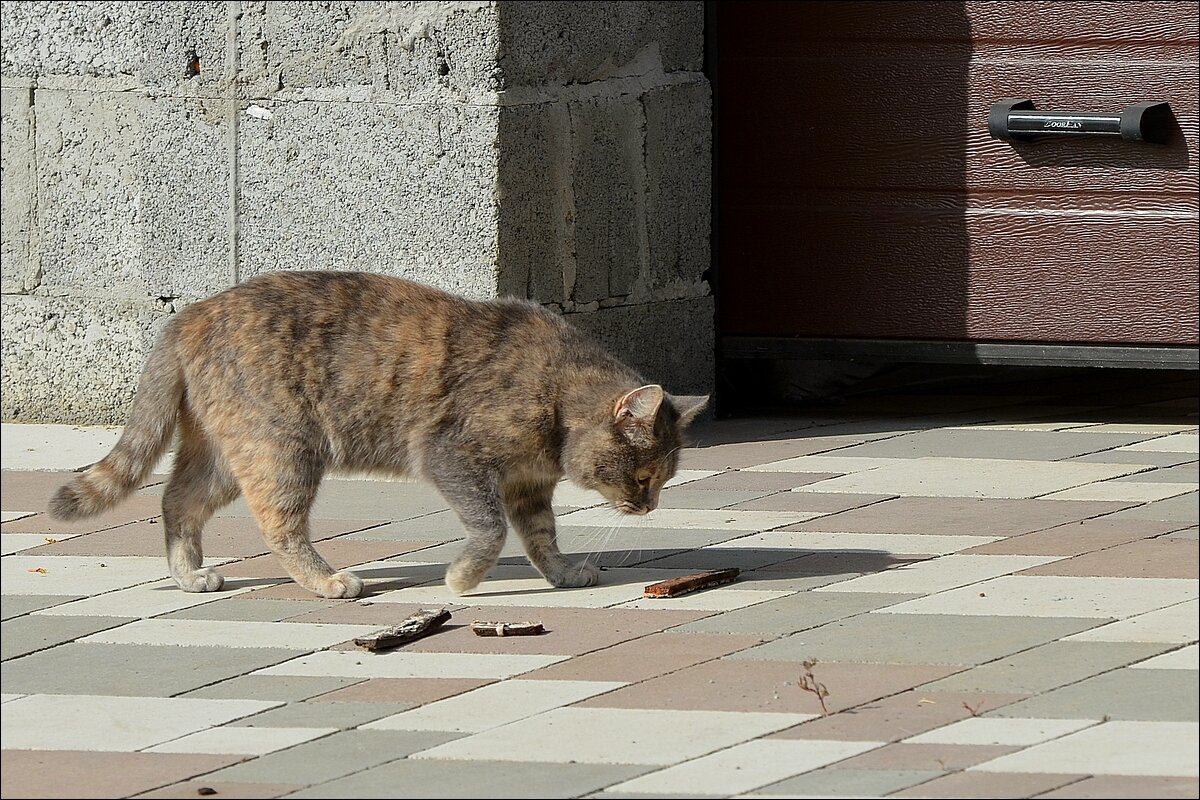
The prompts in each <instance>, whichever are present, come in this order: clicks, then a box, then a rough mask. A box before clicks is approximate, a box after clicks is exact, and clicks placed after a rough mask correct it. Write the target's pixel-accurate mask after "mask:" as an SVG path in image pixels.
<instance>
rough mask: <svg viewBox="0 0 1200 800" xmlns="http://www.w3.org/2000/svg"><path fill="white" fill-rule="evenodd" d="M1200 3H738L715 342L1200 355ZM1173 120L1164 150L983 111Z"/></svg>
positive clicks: (726, 37)
mask: <svg viewBox="0 0 1200 800" xmlns="http://www.w3.org/2000/svg"><path fill="white" fill-rule="evenodd" d="M1198 5H1200V4H1197V3H1194V2H1181V3H1162V2H1143V3H1132V2H1109V3H1105V2H1087V3H1082V2H967V3H961V2H934V3H907V2H881V3H868V2H724V3H715V4H713V6H710V11H711V13H712V15H714V16H715V25H716V28H715V30H716V40H717V49H716V64H717V71H716V86H717V123H716V124H717V129H716V130H717V142H718V144H717V179H718V183H717V187H718V195H717V197H718V204H719V205H718V212H717V252H718V255H719V261H718V264H719V273H718V277H719V283H718V300H719V330H720V332H721V334H722V336H723V337H845V338H850V339H853V338H874V339H881V338H882V339H908V340H970V341H976V342H981V341H990V342H1057V343H1080V344H1089V345H1095V344H1099V343H1120V344H1126V345H1130V344H1132V345H1195V344H1196V343H1197V272H1198V270H1197V261H1198V256H1197V239H1198V228H1197V188H1198V180H1197V175H1198V169H1197V166H1198V163H1197V157H1198V151H1197V133H1198V130H1197V128H1198V124H1197V39H1198V37H1197V12H1198ZM1007 97H1026V98H1030V99H1032V100H1034V102H1035V103H1036V104H1037V107H1038V108H1039V109H1056V110H1066V111H1100V112H1107V111H1120V110H1121V109H1123V108H1125V107H1126V106H1128V105H1131V104H1134V103H1139V102H1143V101H1151V100H1163V101H1168V102H1169V103H1170V104H1171V108H1172V109H1173V111H1174V114H1175V117H1176V119H1177V121H1178V122H1177V125H1176V126H1175V131H1174V135H1173V139H1172V140H1171V143H1170V144H1169V145H1167V146H1152V145H1147V144H1138V143H1131V142H1124V141H1120V140H1116V141H1113V140H1098V139H1095V138H1087V139H1082V138H1072V139H1069V140H1068V139H1066V138H1062V139H1056V140H1039V141H1036V142H1032V143H1022V144H1013V143H1010V142H1004V141H999V140H996V139H992V138H990V137H989V135H988V131H987V115H988V109H989V107H990V105H991V104H992V103H993V102H995V101H996V100H998V99H1001V98H1007Z"/></svg>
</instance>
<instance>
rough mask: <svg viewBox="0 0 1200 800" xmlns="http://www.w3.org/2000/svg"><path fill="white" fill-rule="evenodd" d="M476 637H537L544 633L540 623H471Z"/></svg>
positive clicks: (544, 630)
mask: <svg viewBox="0 0 1200 800" xmlns="http://www.w3.org/2000/svg"><path fill="white" fill-rule="evenodd" d="M471 630H473V631H474V632H475V635H476V636H537V635H539V634H543V633H545V632H546V629H545V628H544V627H542V623H540V622H479V621H478V620H477V621H475V622H472V623H471Z"/></svg>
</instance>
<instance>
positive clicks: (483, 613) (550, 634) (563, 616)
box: [289, 603, 752, 655]
mask: <svg viewBox="0 0 1200 800" xmlns="http://www.w3.org/2000/svg"><path fill="white" fill-rule="evenodd" d="M355 605H356V604H349V603H347V604H343V605H339V606H334V607H333V608H329V609H325V610H323V611H318V612H316V613H312V614H304V615H301V616H299V617H294V618H293V619H291V620H289V621H290V622H326V623H328V622H336V623H353V624H358V625H370V624H380V625H396V624H398V623H399V622H400V620H402V619H404V618H405V617H406V616H407V615H408V614H411V613H412V612H413V611H415V610H416V609H417V607H416V606H401V607H399V608H395V607H394V606H395V605H396V604H394V603H376V604H375V605H371V606H365V607H363V606H358V609H362V610H357V609H355V608H354V606H355ZM387 606H393V608H392V609H388V608H387ZM381 607H382V608H381ZM711 613H712V612H705V611H672V610H662V611H654V610H636V609H627V608H528V607H520V608H498V607H495V606H467V607H460V608H453V607H452V608H451V614H452V617H451V619H450V621H449V622H448V623H446V625H445V626H443V627H442V628H441V629H440V630H439V631H438V632H436V633H435V634H433V635H430V636H426V637H425V638H423V639H418V640H417V641H415V642H411V643H409V644H406V645H405V646H404V649H405V650H406V651H408V652H429V653H506V654H515V653H524V654H531V655H578V654H581V653H587V652H591V651H593V650H600V649H602V648H606V647H611V646H613V645H615V644H619V643H620V642H625V641H628V640H630V639H637V638H640V637H642V636H647V635H649V634H652V633H658V632H659V631H663V630H666V629H667V628H671V627H674V626H676V625H683V624H685V623H688V622H694V621H696V620H698V619H703V618H704V617H706V616H709V615H710V614H711ZM368 619H370V620H371V621H370V622H367V621H366V620H368ZM476 620H481V621H489V622H492V621H509V622H526V621H528V622H540V623H542V625H543V626H544V627H545V628H546V633H544V634H542V635H540V636H508V637H497V636H476V635H475V634H474V633H472V632H471V627H470V626H471V623H472V622H474V621H476ZM751 644H752V643H751ZM746 646H747V647H748V646H749V644H747V645H746Z"/></svg>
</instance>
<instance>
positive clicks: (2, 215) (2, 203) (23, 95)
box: [0, 87, 37, 294]
mask: <svg viewBox="0 0 1200 800" xmlns="http://www.w3.org/2000/svg"><path fill="white" fill-rule="evenodd" d="M32 94H33V91H32V90H31V89H28V88H15V87H14V88H5V89H4V91H3V93H0V180H2V181H3V184H4V192H3V193H2V197H3V199H2V200H0V275H2V276H3V279H2V280H0V285H2V291H3V292H4V293H5V294H8V293H12V292H25V291H28V290H29V289H32V288H33V287H34V286H36V285H37V259H36V254H35V253H34V251H33V231H34V208H35V203H36V201H37V182H36V176H35V172H34V160H33V118H32V117H33V109H32V108H31V106H30V100H31V98H32Z"/></svg>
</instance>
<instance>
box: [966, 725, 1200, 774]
mask: <svg viewBox="0 0 1200 800" xmlns="http://www.w3.org/2000/svg"><path fill="white" fill-rule="evenodd" d="M1198 730H1200V726H1198V725H1197V723H1195V722H1140V721H1128V720H1114V721H1111V722H1104V723H1102V724H1100V725H1096V726H1094V727H1091V728H1086V729H1084V730H1082V731H1079V732H1077V733H1072V734H1069V735H1067V736H1064V737H1062V738H1060V739H1055V740H1053V741H1049V742H1044V743H1042V744H1038V745H1034V746H1032V747H1028V748H1026V749H1024V750H1020V751H1018V752H1015V753H1011V754H1008V755H1002V756H1000V757H999V758H995V759H992V760H990V761H986V762H984V763H980V764H978V765H976V766H975V767H973V769H975V770H978V771H980V772H989V773H990V772H1040V773H1050V774H1056V773H1059V774H1061V773H1071V774H1079V775H1154V776H1159V775H1162V776H1176V777H1184V778H1195V777H1196V776H1197V760H1198V759H1197V752H1200V749H1198V748H1200V739H1198V737H1197V733H1198Z"/></svg>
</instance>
